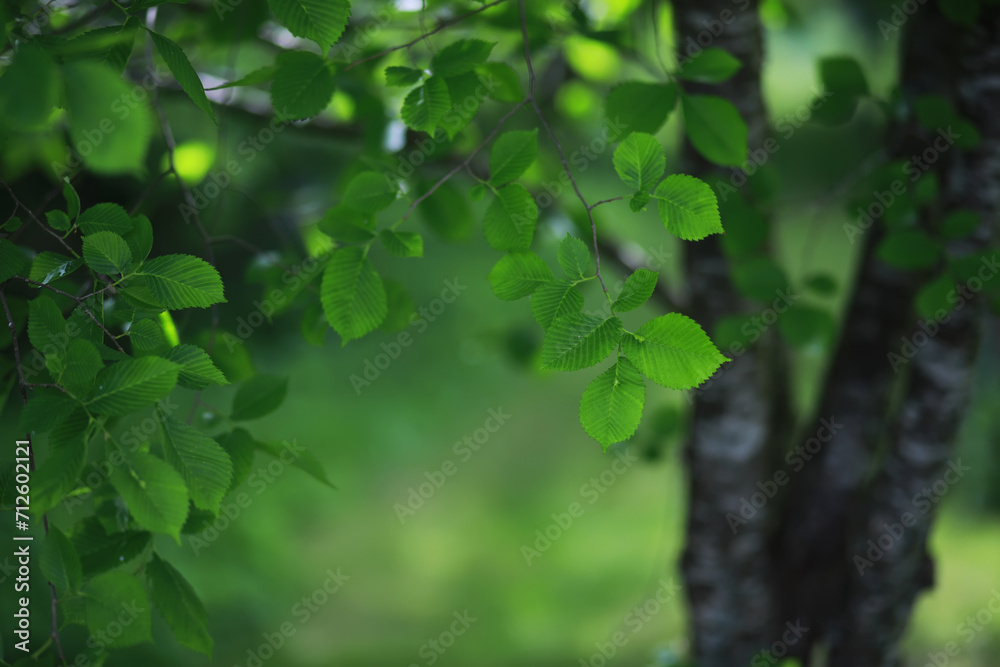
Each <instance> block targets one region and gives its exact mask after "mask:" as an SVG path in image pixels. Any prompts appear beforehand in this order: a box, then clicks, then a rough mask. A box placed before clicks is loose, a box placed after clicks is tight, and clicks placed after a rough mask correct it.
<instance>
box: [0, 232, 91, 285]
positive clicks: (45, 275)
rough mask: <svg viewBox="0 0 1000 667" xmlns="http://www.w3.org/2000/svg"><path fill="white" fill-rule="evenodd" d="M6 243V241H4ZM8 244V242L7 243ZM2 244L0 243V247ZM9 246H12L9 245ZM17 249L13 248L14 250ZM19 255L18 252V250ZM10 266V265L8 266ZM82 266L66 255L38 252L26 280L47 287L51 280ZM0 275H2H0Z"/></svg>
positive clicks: (0, 254) (0, 249)
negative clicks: (28, 279)
mask: <svg viewBox="0 0 1000 667" xmlns="http://www.w3.org/2000/svg"><path fill="white" fill-rule="evenodd" d="M4 240H5V241H6V239H4ZM7 243H10V241H7ZM2 245H3V242H2V241H0V246H2ZM10 245H14V244H13V243H11V244H10ZM16 249H17V248H16V247H15V250H16ZM18 253H19V254H20V250H18ZM0 256H3V249H2V247H0ZM8 266H10V265H8ZM81 266H83V260H82V259H79V258H76V257H67V256H66V255H60V254H59V253H57V252H48V251H45V252H40V253H38V256H36V257H35V261H34V262H32V263H31V270H30V271H29V272H28V278H30V279H31V280H34V281H35V282H37V283H42V284H43V285H47V284H49V283H50V282H52V281H53V280H58V279H60V278H63V277H65V276H68V275H69V274H71V273H73V272H74V271H76V270H77V269H78V268H80V267H81ZM0 275H2V273H0Z"/></svg>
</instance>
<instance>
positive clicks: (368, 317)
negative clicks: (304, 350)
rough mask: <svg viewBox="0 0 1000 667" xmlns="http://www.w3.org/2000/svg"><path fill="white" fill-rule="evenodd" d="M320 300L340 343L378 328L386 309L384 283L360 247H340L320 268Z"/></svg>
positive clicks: (364, 250)
mask: <svg viewBox="0 0 1000 667" xmlns="http://www.w3.org/2000/svg"><path fill="white" fill-rule="evenodd" d="M320 300H321V301H322V302H323V312H324V313H326V319H327V320H329V321H330V326H332V327H333V329H334V331H336V332H337V333H338V334H340V337H341V339H343V342H342V344H347V341H349V340H352V339H355V338H361V337H362V336H364V335H365V334H366V333H368V332H370V331H373V330H375V329H376V328H378V326H379V325H380V324H382V321H383V320H384V319H385V316H386V314H387V313H388V305H387V298H386V293H385V285H383V284H382V278H380V277H379V275H378V273H377V272H376V271H375V267H374V266H372V263H371V262H370V261H369V260H368V257H367V251H366V249H364V248H360V247H352V248H341V249H339V250H337V251H336V252H334V253H333V258H332V259H331V260H330V263H329V264H327V265H326V269H325V270H324V271H323V286H322V288H321V293H320Z"/></svg>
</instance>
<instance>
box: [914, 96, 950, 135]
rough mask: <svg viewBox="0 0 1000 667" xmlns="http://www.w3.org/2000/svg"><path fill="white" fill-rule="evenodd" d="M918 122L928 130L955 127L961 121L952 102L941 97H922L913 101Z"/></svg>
mask: <svg viewBox="0 0 1000 667" xmlns="http://www.w3.org/2000/svg"><path fill="white" fill-rule="evenodd" d="M913 110H914V112H915V113H916V115H917V121H918V122H919V123H920V124H921V125H923V126H924V127H925V128H926V129H928V130H937V129H940V128H945V127H948V126H949V125H954V124H955V123H956V122H958V121H959V120H960V119H961V116H960V115H959V114H958V112H957V111H956V110H955V107H954V106H953V105H952V103H951V101H950V100H949V99H948V98H946V97H942V96H940V95H921V96H920V97H917V98H916V99H914V100H913Z"/></svg>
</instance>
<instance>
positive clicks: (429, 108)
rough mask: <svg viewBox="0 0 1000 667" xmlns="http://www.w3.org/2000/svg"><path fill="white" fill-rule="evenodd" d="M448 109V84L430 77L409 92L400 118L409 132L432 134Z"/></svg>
mask: <svg viewBox="0 0 1000 667" xmlns="http://www.w3.org/2000/svg"><path fill="white" fill-rule="evenodd" d="M450 107H451V95H450V94H449V93H448V84H447V83H445V80H444V78H442V77H440V76H432V77H430V78H428V79H427V80H426V81H424V83H423V85H421V86H417V87H416V88H414V89H413V90H411V91H410V94H409V95H407V96H406V99H405V100H403V108H402V110H401V111H400V116H401V117H402V119H403V122H404V123H406V126H407V127H409V128H410V129H411V130H416V131H417V132H428V133H432V132H434V128H436V127H437V126H438V124H439V123H440V122H441V119H442V118H443V117H444V114H445V113H446V112H447V111H448V109H449V108H450Z"/></svg>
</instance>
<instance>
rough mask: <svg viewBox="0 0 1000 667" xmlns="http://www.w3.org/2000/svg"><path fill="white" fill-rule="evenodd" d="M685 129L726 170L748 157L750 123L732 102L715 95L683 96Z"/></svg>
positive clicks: (707, 154)
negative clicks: (741, 116) (748, 123)
mask: <svg viewBox="0 0 1000 667" xmlns="http://www.w3.org/2000/svg"><path fill="white" fill-rule="evenodd" d="M681 106H682V107H683V108H684V129H685V130H686V132H687V136H688V139H690V140H691V144H692V145H693V146H694V147H695V149H697V151H698V152H699V153H701V154H702V155H703V156H705V159H707V160H708V161H709V162H713V163H715V164H718V165H722V166H724V167H728V166H736V165H740V164H743V161H744V160H746V157H747V124H746V123H745V122H744V121H743V119H742V118H740V112H739V111H737V110H736V107H735V106H733V104H732V102H730V101H729V100H725V99H723V98H721V97H716V96H714V95H683V96H682V98H681Z"/></svg>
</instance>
